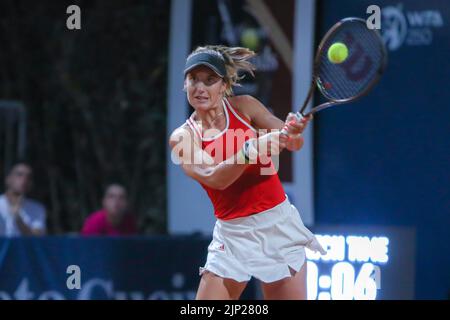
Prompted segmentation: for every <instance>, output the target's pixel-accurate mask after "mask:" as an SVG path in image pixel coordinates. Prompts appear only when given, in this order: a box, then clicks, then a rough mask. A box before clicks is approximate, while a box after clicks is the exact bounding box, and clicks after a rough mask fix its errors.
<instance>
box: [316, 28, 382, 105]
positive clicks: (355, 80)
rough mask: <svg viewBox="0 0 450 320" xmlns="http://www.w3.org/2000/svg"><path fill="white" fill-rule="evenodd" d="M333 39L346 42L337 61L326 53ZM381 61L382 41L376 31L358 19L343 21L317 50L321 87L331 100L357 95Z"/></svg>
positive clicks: (374, 76) (374, 74)
mask: <svg viewBox="0 0 450 320" xmlns="http://www.w3.org/2000/svg"><path fill="white" fill-rule="evenodd" d="M336 42H342V43H344V44H346V46H347V47H348V50H349V55H348V57H347V59H346V60H345V61H344V62H343V63H340V64H334V63H332V62H330V61H329V60H328V56H327V52H328V49H329V47H330V46H331V45H332V44H333V43H336ZM383 61H384V50H383V44H382V43H381V42H380V37H379V35H378V34H377V33H376V31H374V30H369V29H367V27H366V25H365V23H362V22H360V21H351V22H346V23H343V24H342V25H341V26H340V27H339V28H338V29H337V30H336V31H335V32H334V33H333V34H332V35H331V36H330V37H329V38H328V39H326V40H325V43H324V44H323V47H322V49H321V52H320V53H319V62H318V65H317V76H318V80H319V82H320V84H321V85H320V86H319V87H320V90H321V91H322V93H323V94H324V95H325V96H326V97H327V98H329V99H331V100H345V99H350V98H353V97H357V96H359V95H361V94H362V93H364V91H365V90H366V89H367V88H368V87H369V86H370V85H371V83H372V82H373V80H374V79H375V78H376V77H377V76H378V71H379V70H380V69H381V67H382V64H383Z"/></svg>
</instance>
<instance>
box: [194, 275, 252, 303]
mask: <svg viewBox="0 0 450 320" xmlns="http://www.w3.org/2000/svg"><path fill="white" fill-rule="evenodd" d="M246 285H247V282H238V281H235V280H233V279H227V278H222V277H219V276H218V275H216V274H214V273H212V272H209V271H206V272H205V273H203V275H202V277H201V279H200V285H199V286H198V290H197V296H196V297H195V299H196V300H237V299H239V297H240V296H241V294H242V291H244V289H245V287H246Z"/></svg>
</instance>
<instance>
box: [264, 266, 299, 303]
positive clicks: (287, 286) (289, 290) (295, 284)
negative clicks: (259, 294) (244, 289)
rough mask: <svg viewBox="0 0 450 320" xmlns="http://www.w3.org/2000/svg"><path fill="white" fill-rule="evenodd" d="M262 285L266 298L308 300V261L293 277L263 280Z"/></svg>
mask: <svg viewBox="0 0 450 320" xmlns="http://www.w3.org/2000/svg"><path fill="white" fill-rule="evenodd" d="M261 287H262V291H263V294H264V299H266V300H306V262H305V263H304V264H303V266H302V267H301V269H300V270H299V272H297V273H295V275H293V276H292V277H289V278H284V279H281V280H279V281H275V282H271V283H264V282H261Z"/></svg>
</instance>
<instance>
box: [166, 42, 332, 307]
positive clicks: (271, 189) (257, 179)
mask: <svg viewBox="0 0 450 320" xmlns="http://www.w3.org/2000/svg"><path fill="white" fill-rule="evenodd" d="M254 54H255V53H254V52H253V51H250V50H249V49H246V48H240V47H234V48H230V47H224V46H206V47H199V48H197V49H196V50H195V51H194V52H192V53H191V54H190V55H189V56H188V58H187V60H186V65H185V69H184V75H185V81H184V90H185V91H186V93H187V99H188V101H189V104H190V105H191V106H192V107H193V108H194V109H195V111H194V112H193V114H192V115H191V116H190V118H189V119H187V121H186V122H185V123H184V124H183V125H182V126H181V127H179V128H177V129H176V130H174V132H173V133H172V134H171V137H170V146H171V148H172V159H173V160H174V161H177V164H180V165H181V167H182V168H183V170H184V172H185V173H186V175H188V176H189V177H191V178H193V179H195V180H197V181H198V182H199V183H200V184H201V185H202V187H203V188H204V189H205V190H206V192H207V193H208V196H209V198H210V199H211V201H212V204H213V206H214V214H215V216H216V218H217V221H216V225H215V228H214V232H213V240H212V242H211V243H210V245H209V247H208V257H207V261H206V264H205V265H204V267H202V268H200V275H201V276H202V277H201V280H200V285H199V288H198V291H197V296H196V299H221V300H222V299H239V297H240V295H241V293H242V291H243V290H244V289H245V286H246V284H247V282H248V281H249V280H250V278H251V277H252V276H253V277H255V278H257V279H259V280H260V281H261V285H262V291H263V294H264V298H265V299H306V263H305V262H306V257H305V247H308V248H310V249H312V250H314V251H320V252H321V253H324V250H323V248H322V247H321V246H320V244H319V243H318V241H317V239H316V238H315V237H314V235H313V234H312V233H311V232H310V231H309V230H308V229H307V228H306V227H305V226H304V224H303V222H302V220H301V218H300V215H299V213H298V211H297V209H296V208H295V207H294V206H293V205H291V204H290V203H289V199H288V198H287V196H286V194H285V192H284V190H283V186H282V184H281V182H280V179H279V177H278V174H277V172H276V170H275V166H274V165H273V163H272V162H271V161H270V159H271V158H270V157H274V156H277V155H278V154H279V153H280V152H281V151H282V150H283V149H288V150H290V151H297V150H300V149H301V147H302V145H303V138H302V137H301V133H302V132H303V130H304V129H305V127H306V125H307V123H308V121H309V120H310V118H305V119H303V120H301V121H297V120H296V118H295V117H294V116H293V115H292V114H290V115H289V116H288V118H287V119H286V122H283V121H282V120H280V119H278V118H277V117H275V116H274V115H273V114H272V113H270V112H269V111H268V110H267V109H266V107H264V106H263V105H262V104H261V103H260V102H259V101H258V100H257V99H255V98H253V97H251V96H248V95H242V96H234V95H233V91H232V89H233V86H236V85H238V82H239V80H240V79H241V78H240V77H239V75H238V74H239V72H242V71H244V72H248V73H251V74H253V71H254V67H253V65H252V64H251V63H250V62H249V61H248V60H249V59H250V58H251V57H253V56H254ZM282 128H285V129H286V130H287V131H288V135H285V134H281V132H280V130H281V129H282ZM263 129H265V130H263ZM271 129H272V130H271ZM273 129H275V130H273ZM267 132H268V133H267ZM268 169H269V170H268Z"/></svg>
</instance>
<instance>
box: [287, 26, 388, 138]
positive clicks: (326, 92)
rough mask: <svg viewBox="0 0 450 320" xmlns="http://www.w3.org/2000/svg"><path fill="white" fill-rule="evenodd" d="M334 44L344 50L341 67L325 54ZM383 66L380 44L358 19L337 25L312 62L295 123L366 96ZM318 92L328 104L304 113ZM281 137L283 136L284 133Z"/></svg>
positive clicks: (384, 60)
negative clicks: (305, 93) (345, 56)
mask: <svg viewBox="0 0 450 320" xmlns="http://www.w3.org/2000/svg"><path fill="white" fill-rule="evenodd" d="M335 43H343V44H345V45H346V47H347V48H348V56H347V58H346V59H345V60H344V61H343V62H342V63H333V62H331V61H330V60H329V59H328V50H329V48H330V46H332V45H333V44H335ZM386 64H387V53H386V48H385V46H384V42H383V40H382V38H381V36H380V34H379V32H378V31H377V30H375V29H373V30H372V29H368V28H367V25H366V21H365V20H363V19H360V18H345V19H343V20H341V21H339V22H337V23H336V24H335V25H334V26H333V27H332V28H331V29H330V30H329V31H328V32H327V33H326V34H325V36H324V37H323V39H322V41H321V42H320V45H319V47H318V49H317V52H316V56H315V58H314V67H313V78H312V83H311V87H310V89H309V91H308V95H307V97H306V99H305V102H304V103H303V105H302V107H301V108H300V110H299V111H298V112H296V113H295V116H296V117H297V119H298V120H301V119H302V118H303V117H306V116H308V115H310V114H314V113H316V112H318V111H321V110H324V109H327V108H330V107H333V106H336V105H340V104H344V103H349V102H352V101H355V100H357V99H359V98H361V97H362V96H364V95H366V94H367V93H368V92H369V91H370V90H371V89H372V88H373V87H374V86H375V84H376V83H377V82H378V80H380V78H381V76H382V74H383V72H384V70H385V68H386ZM316 87H317V88H318V89H319V91H320V93H321V94H322V95H323V96H324V97H325V98H326V99H327V100H328V101H327V102H325V103H322V104H320V105H318V106H316V107H313V108H312V109H311V110H310V111H309V112H307V113H305V109H306V107H307V106H308V103H309V101H310V100H311V97H312V95H313V93H314V89H315V88H316ZM281 133H283V134H287V130H286V129H282V131H281Z"/></svg>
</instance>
